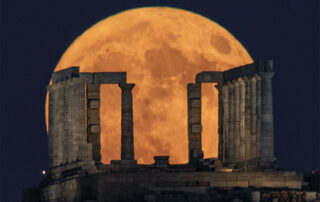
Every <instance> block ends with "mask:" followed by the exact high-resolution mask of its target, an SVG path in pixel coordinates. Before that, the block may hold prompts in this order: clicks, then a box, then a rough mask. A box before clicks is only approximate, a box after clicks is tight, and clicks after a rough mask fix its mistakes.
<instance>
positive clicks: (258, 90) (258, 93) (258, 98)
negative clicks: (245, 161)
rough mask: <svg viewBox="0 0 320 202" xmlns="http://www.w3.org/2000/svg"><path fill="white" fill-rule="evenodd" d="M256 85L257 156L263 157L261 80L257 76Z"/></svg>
mask: <svg viewBox="0 0 320 202" xmlns="http://www.w3.org/2000/svg"><path fill="white" fill-rule="evenodd" d="M255 77H256V80H257V84H256V87H257V88H256V89H257V90H256V105H257V116H256V144H257V146H256V156H257V157H260V156H261V78H260V76H258V75H255Z"/></svg>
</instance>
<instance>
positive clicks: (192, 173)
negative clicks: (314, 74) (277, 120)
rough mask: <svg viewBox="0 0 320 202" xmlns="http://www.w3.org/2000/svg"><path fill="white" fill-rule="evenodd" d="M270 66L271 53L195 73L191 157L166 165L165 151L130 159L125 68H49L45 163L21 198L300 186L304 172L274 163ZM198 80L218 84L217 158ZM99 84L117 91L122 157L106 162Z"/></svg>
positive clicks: (139, 197) (167, 195) (223, 197)
mask: <svg viewBox="0 0 320 202" xmlns="http://www.w3.org/2000/svg"><path fill="white" fill-rule="evenodd" d="M273 74H274V72H273V64H272V61H266V62H257V63H252V64H249V65H245V66H241V67H238V68H234V69H231V70H228V71H225V72H201V73H199V74H197V75H196V79H195V83H193V84H188V86H187V88H188V94H187V99H188V141H189V143H188V148H189V163H187V164H179V165H171V164H169V157H168V156H156V157H155V158H154V159H155V163H154V164H152V165H143V164H137V162H136V160H134V135H133V134H134V132H133V129H134V127H133V103H132V92H131V91H132V88H133V87H134V84H128V83H127V82H126V73H125V72H113V73H111V72H105V73H80V72H79V68H78V67H71V68H69V69H66V70H62V71H59V72H55V73H53V75H52V84H51V85H50V86H48V88H47V89H48V91H49V166H48V171H47V175H46V177H45V178H44V179H43V181H42V182H41V185H40V187H39V188H36V189H35V188H34V189H30V190H26V191H25V193H24V201H32V200H30V198H32V197H30V196H31V195H32V196H36V197H33V198H34V200H39V201H99V202H101V201H150V202H151V201H210V200H215V201H228V200H232V199H235V198H238V199H241V200H243V201H259V200H260V199H263V197H264V196H266V195H265V194H270V193H271V192H270V191H266V190H265V189H266V188H267V189H295V190H299V189H301V188H302V185H303V175H302V173H298V172H288V171H279V170H278V169H277V166H276V157H275V156H274V133H273V111H272V83H271V79H272V76H273ZM201 83H217V85H216V87H217V89H218V92H219V99H218V104H219V122H218V124H219V148H218V149H219V150H218V151H219V152H218V153H219V154H218V158H217V159H203V152H202V145H201V132H202V126H201ZM101 84H118V85H119V87H120V89H121V91H122V94H121V95H122V97H121V111H122V113H121V116H122V117H121V160H113V161H111V164H108V165H105V164H102V163H101V154H100V131H101V130H100V118H99V109H100V85H101ZM35 190H38V192H36V191H35ZM279 193H280V192H279ZM301 193H302V192H301ZM309 194H310V193H309ZM280 195H281V194H280ZM300 195H301V196H303V195H306V193H304V192H303V193H302V194H300ZM276 196H278V195H275V196H274V197H273V198H276ZM281 196H282V195H281ZM270 197H271V195H270ZM270 197H269V198H270ZM312 197H313V195H312ZM271 198H272V197H271ZM271 198H270V199H271ZM278 198H279V197H278ZM266 200H267V199H266Z"/></svg>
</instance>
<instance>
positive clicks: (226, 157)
mask: <svg viewBox="0 0 320 202" xmlns="http://www.w3.org/2000/svg"><path fill="white" fill-rule="evenodd" d="M228 89H229V87H228V86H227V85H224V86H223V87H222V99H223V162H224V163H225V162H228V161H229V148H230V147H229V132H228V131H229V130H228V127H229V98H228V97H229V92H228Z"/></svg>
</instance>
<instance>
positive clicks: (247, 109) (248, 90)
mask: <svg viewBox="0 0 320 202" xmlns="http://www.w3.org/2000/svg"><path fill="white" fill-rule="evenodd" d="M244 82H245V88H246V95H245V139H246V142H245V160H249V159H250V158H251V154H250V147H251V143H250V142H251V140H250V138H251V135H250V133H251V130H250V124H251V113H250V109H251V103H250V100H251V81H250V79H249V78H248V77H244Z"/></svg>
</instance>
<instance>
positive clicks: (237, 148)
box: [234, 81, 240, 161]
mask: <svg viewBox="0 0 320 202" xmlns="http://www.w3.org/2000/svg"><path fill="white" fill-rule="evenodd" d="M234 117H235V119H234V141H235V149H234V152H235V161H239V160H240V133H239V126H240V124H239V123H240V91H239V82H238V81H234Z"/></svg>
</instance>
